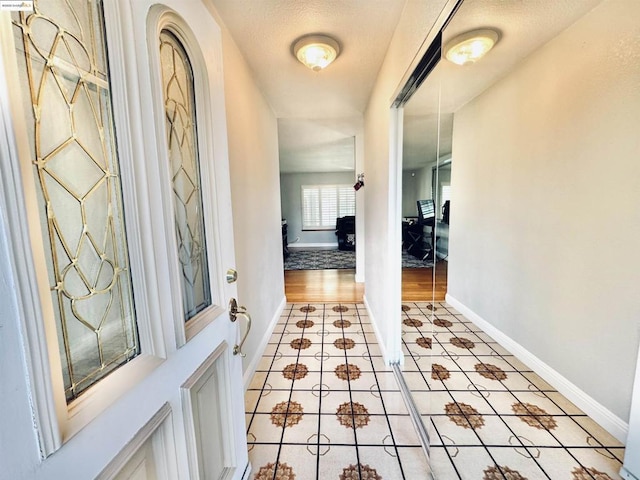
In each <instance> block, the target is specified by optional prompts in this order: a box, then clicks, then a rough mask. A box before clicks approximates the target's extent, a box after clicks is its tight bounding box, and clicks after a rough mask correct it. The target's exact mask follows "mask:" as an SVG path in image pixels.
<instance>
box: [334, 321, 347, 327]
mask: <svg viewBox="0 0 640 480" xmlns="http://www.w3.org/2000/svg"><path fill="white" fill-rule="evenodd" d="M333 326H334V327H336V328H349V327H350V326H351V322H350V321H349V320H336V321H334V322H333Z"/></svg>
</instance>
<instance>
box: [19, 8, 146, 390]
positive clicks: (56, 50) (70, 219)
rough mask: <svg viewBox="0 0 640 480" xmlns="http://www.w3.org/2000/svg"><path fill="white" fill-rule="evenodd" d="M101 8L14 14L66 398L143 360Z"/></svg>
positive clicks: (32, 161)
mask: <svg viewBox="0 0 640 480" xmlns="http://www.w3.org/2000/svg"><path fill="white" fill-rule="evenodd" d="M101 7H102V5H101V2H99V1H97V0H95V1H87V2H81V3H74V4H73V6H72V4H71V3H70V2H61V1H47V2H34V11H33V12H21V13H14V14H13V25H14V33H15V39H16V46H17V48H18V54H17V60H18V73H19V76H20V81H21V84H22V85H21V86H22V88H21V90H22V92H23V102H24V111H25V114H26V120H27V121H26V124H27V135H28V140H29V144H30V150H31V155H32V158H31V163H32V164H33V166H34V170H33V172H34V176H35V186H36V196H37V199H38V206H39V220H40V223H41V226H42V231H43V234H44V235H45V241H44V242H43V243H44V248H45V257H46V259H47V270H48V277H49V282H50V286H51V292H52V301H53V306H54V308H53V310H54V313H55V317H56V318H55V321H56V326H57V331H58V341H59V350H60V355H61V363H62V368H63V381H64V387H65V394H66V398H67V401H71V400H73V399H74V398H76V397H77V396H78V395H79V394H80V393H82V392H83V391H85V390H86V389H87V388H89V387H90V386H91V385H93V384H94V383H95V382H97V381H98V380H100V379H101V378H103V377H104V376H105V375H107V374H108V373H110V372H112V371H113V370H115V369H116V368H118V367H119V366H120V365H122V364H124V363H126V362H128V361H129V360H131V359H132V358H133V357H135V356H136V355H138V354H139V353H140V347H139V341H138V333H137V325H136V318H135V310H134V303H133V291H132V286H131V277H130V271H129V253H128V248H127V242H126V236H125V225H124V207H123V202H122V193H121V180H120V173H119V166H118V155H117V148H116V144H115V132H114V127H113V115H112V108H111V95H110V91H109V76H108V71H107V57H106V49H105V37H104V20H103V14H102V8H101Z"/></svg>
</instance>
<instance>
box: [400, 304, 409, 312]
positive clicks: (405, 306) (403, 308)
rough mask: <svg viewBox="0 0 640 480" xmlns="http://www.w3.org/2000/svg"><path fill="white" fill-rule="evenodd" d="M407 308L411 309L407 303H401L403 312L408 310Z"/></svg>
mask: <svg viewBox="0 0 640 480" xmlns="http://www.w3.org/2000/svg"><path fill="white" fill-rule="evenodd" d="M409 310H411V307H410V306H409V305H402V311H403V312H408V311H409Z"/></svg>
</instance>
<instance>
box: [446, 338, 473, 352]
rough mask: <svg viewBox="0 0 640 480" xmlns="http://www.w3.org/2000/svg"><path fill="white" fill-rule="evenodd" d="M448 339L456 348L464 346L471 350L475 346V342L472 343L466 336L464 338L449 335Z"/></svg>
mask: <svg viewBox="0 0 640 480" xmlns="http://www.w3.org/2000/svg"><path fill="white" fill-rule="evenodd" d="M449 341H450V342H451V344H452V345H455V346H456V347H458V348H466V349H467V350H471V349H472V348H475V346H476V344H475V343H473V342H472V341H471V340H469V339H468V338H464V337H451V338H450V339H449Z"/></svg>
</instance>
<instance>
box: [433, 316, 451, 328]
mask: <svg viewBox="0 0 640 480" xmlns="http://www.w3.org/2000/svg"><path fill="white" fill-rule="evenodd" d="M433 324H434V325H435V326H437V327H444V328H449V327H452V326H453V323H452V322H450V321H449V320H445V319H444V318H436V319H435V320H434V321H433Z"/></svg>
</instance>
